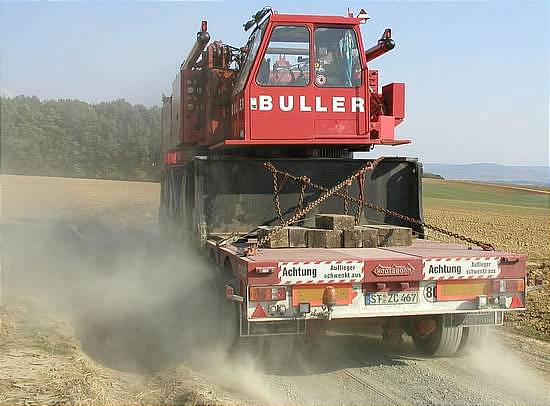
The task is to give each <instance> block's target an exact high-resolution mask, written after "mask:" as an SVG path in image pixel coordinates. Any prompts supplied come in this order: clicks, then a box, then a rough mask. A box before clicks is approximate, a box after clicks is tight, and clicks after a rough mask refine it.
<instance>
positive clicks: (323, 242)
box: [307, 228, 342, 248]
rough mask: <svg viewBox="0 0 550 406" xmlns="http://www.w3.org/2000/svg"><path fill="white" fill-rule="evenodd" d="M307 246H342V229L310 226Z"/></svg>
mask: <svg viewBox="0 0 550 406" xmlns="http://www.w3.org/2000/svg"><path fill="white" fill-rule="evenodd" d="M307 246H308V247H309V248H341V247H342V230H323V229H318V228H310V229H309V230H307Z"/></svg>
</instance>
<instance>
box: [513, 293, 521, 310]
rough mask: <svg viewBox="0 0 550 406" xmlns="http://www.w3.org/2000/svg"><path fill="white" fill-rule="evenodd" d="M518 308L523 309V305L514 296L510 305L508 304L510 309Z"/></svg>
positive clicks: (517, 297) (516, 296)
mask: <svg viewBox="0 0 550 406" xmlns="http://www.w3.org/2000/svg"><path fill="white" fill-rule="evenodd" d="M518 307H523V303H522V302H521V299H520V298H519V296H518V295H514V297H513V298H512V303H510V309H517V308H518Z"/></svg>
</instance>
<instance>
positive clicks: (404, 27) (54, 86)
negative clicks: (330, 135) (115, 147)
mask: <svg viewBox="0 0 550 406" xmlns="http://www.w3.org/2000/svg"><path fill="white" fill-rule="evenodd" d="M265 4H270V5H272V6H273V7H274V8H275V9H277V10H278V11H279V12H281V13H299V14H327V15H345V14H346V13H347V8H348V7H349V8H350V9H351V10H352V11H354V12H355V13H357V12H358V11H359V9H361V8H362V7H363V8H366V9H367V11H368V12H369V14H370V16H371V19H370V20H369V21H368V22H367V24H365V25H363V26H362V32H363V41H364V43H365V47H369V46H371V45H374V44H375V43H376V40H377V39H378V38H379V37H380V35H381V34H382V32H383V31H384V28H386V27H391V28H392V34H393V35H392V36H393V38H394V40H395V42H396V47H395V49H394V50H393V51H391V52H390V53H388V54H386V55H384V56H382V57H380V58H378V59H376V60H375V61H373V62H371V64H370V65H369V67H370V68H374V69H379V71H380V76H381V83H382V84H385V83H390V82H405V83H406V119H405V122H404V123H403V124H402V125H400V126H399V127H398V130H397V137H398V138H405V139H411V140H412V141H413V142H412V144H411V145H408V146H398V147H376V148H375V149H374V151H373V152H371V153H369V154H368V156H379V155H401V156H404V155H406V156H414V157H418V158H419V159H420V160H421V161H423V162H427V163H475V162H488V163H499V164H508V165H549V153H550V152H549V127H548V114H549V103H548V97H549V56H550V49H549V24H548V22H549V21H550V3H549V2H547V1H540V2H536V1H535V2H525V1H523V2H511V1H506V2H504V1H500V2H463V1H462V2H389V1H386V2H373V1H368V2H367V1H361V2H353V1H319V0H317V1H271V2H266V0H264V1H262V2H252V1H249V2H199V1H192V2H184V1H182V2H76V3H74V2H71V3H65V2H13V3H12V2H0V87H1V90H2V94H4V95H18V94H25V95H35V96H38V97H39V98H41V99H57V98H75V99H80V100H84V101H87V102H100V101H105V100H114V99H121V98H124V99H126V100H128V101H129V102H131V103H134V104H144V105H147V106H152V105H155V104H160V100H161V95H162V94H163V93H164V94H170V88H171V83H172V80H173V78H174V76H175V74H176V72H177V69H178V67H179V65H180V63H181V62H182V60H183V59H185V57H186V55H187V53H188V52H189V50H190V49H191V47H192V45H193V42H194V39H195V35H196V32H197V31H198V29H199V27H200V21H201V20H202V19H207V20H208V24H209V25H208V27H209V32H210V34H211V37H212V39H213V40H218V39H219V40H223V41H224V42H225V43H228V44H232V45H238V46H241V45H243V44H244V43H245V42H246V39H247V34H246V33H245V32H244V31H243V29H242V24H243V23H244V22H245V21H246V20H248V19H249V18H250V16H251V15H252V14H253V13H254V12H255V11H256V10H258V9H260V8H261V7H263V6H264V5H265Z"/></svg>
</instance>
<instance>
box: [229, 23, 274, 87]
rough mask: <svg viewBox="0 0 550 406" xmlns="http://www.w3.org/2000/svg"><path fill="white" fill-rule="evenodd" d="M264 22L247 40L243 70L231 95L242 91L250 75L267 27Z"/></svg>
mask: <svg viewBox="0 0 550 406" xmlns="http://www.w3.org/2000/svg"><path fill="white" fill-rule="evenodd" d="M267 21H268V20H266V21H265V22H264V23H263V24H262V25H261V26H260V28H259V29H257V30H256V31H255V32H254V33H253V34H252V35H251V36H250V39H249V40H248V44H247V45H248V54H247V55H246V59H245V61H244V64H243V68H242V69H241V73H240V75H239V78H238V79H237V83H236V85H235V90H233V95H236V94H239V93H240V92H242V90H243V89H244V85H245V84H246V81H247V79H248V75H249V74H250V69H251V68H252V64H253V63H254V60H255V59H256V54H257V53H258V49H260V43H261V42H262V37H263V34H264V30H265V27H266V25H267Z"/></svg>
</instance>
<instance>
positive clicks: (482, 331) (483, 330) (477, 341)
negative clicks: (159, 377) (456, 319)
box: [457, 326, 489, 355]
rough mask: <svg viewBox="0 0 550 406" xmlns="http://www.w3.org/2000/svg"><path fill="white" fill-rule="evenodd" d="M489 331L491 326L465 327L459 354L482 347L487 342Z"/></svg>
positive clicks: (465, 353)
mask: <svg viewBox="0 0 550 406" xmlns="http://www.w3.org/2000/svg"><path fill="white" fill-rule="evenodd" d="M488 333H489V328H488V327H487V326H471V327H464V328H463V329H462V339H461V340H460V345H459V347H458V351H457V354H458V355H467V354H469V353H471V352H472V351H474V350H476V349H478V348H480V347H481V346H482V345H483V344H484V343H485V340H486V339H487V335H488Z"/></svg>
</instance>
